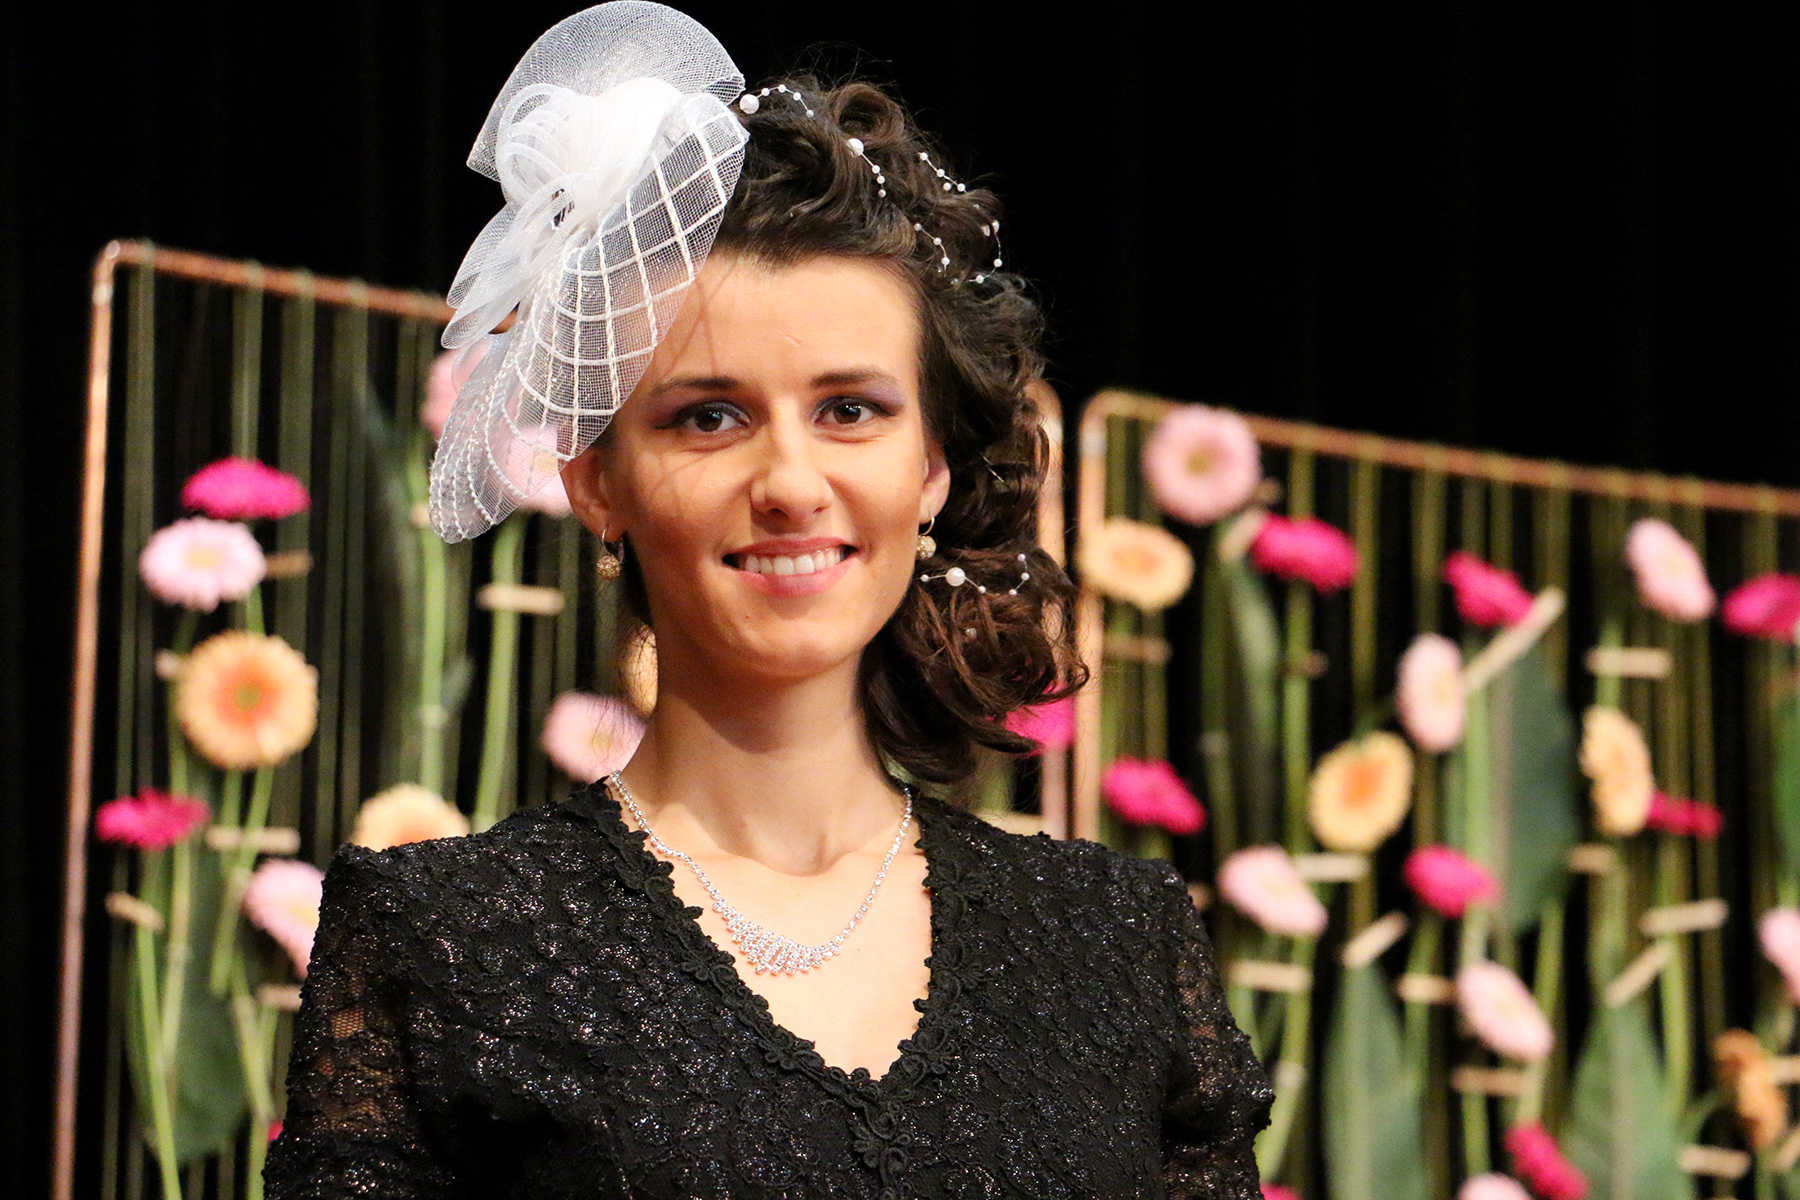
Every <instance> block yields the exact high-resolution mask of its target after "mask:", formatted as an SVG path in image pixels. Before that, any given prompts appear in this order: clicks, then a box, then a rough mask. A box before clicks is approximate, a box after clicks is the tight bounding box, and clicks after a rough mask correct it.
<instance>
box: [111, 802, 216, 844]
mask: <svg viewBox="0 0 1800 1200" xmlns="http://www.w3.org/2000/svg"><path fill="white" fill-rule="evenodd" d="M211 819H212V809H211V808H209V807H207V804H206V801H204V800H195V799H193V798H192V797H191V796H172V795H170V794H169V793H167V792H159V791H157V790H156V789H155V788H148V787H146V788H139V789H138V794H137V795H135V796H121V797H119V798H118V799H117V800H108V801H107V802H106V803H105V804H102V805H101V806H100V811H99V812H97V813H95V814H94V833H95V835H96V836H97V837H99V839H100V840H101V841H103V842H118V843H120V844H122V845H126V846H136V847H137V848H138V849H139V850H162V849H165V848H167V847H169V846H173V845H174V844H175V843H176V842H179V841H183V840H185V839H186V838H187V836H188V835H189V834H191V833H193V832H194V830H196V829H198V828H200V826H202V825H204V824H206V823H207V822H208V821H209V820H211Z"/></svg>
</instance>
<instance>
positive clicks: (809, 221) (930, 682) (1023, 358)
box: [626, 77, 1087, 784]
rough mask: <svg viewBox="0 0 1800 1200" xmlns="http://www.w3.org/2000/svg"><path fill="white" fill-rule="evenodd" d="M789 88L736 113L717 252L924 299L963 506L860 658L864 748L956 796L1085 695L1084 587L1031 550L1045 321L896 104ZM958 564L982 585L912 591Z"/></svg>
mask: <svg viewBox="0 0 1800 1200" xmlns="http://www.w3.org/2000/svg"><path fill="white" fill-rule="evenodd" d="M785 84H786V86H787V88H788V89H789V93H782V92H779V91H777V90H775V89H774V88H773V86H772V87H771V89H770V92H769V94H768V95H767V96H763V97H761V98H760V100H761V102H760V105H759V106H758V108H757V111H756V112H755V113H750V114H743V113H740V120H742V122H743V124H744V126H745V128H746V129H748V130H749V133H750V141H749V145H748V147H747V148H746V151H745V157H744V167H743V173H742V175H741V177H740V179H739V182H738V186H737V192H736V194H735V195H734V196H733V197H732V199H731V202H730V204H729V205H728V206H727V207H726V210H725V215H724V218H723V221H722V224H721V225H720V227H719V232H718V236H717V238H716V240H715V241H714V243H713V248H714V252H715V253H718V252H726V253H733V254H740V255H743V256H745V257H747V258H750V259H752V260H754V261H756V262H759V263H762V264H765V265H768V266H772V267H788V266H793V265H796V264H799V263H803V262H806V261H808V260H811V259H814V258H819V257H827V256H832V257H842V258H862V259H871V260H875V261H878V262H881V263H883V264H886V265H887V266H889V267H890V268H891V269H893V270H894V271H895V272H897V273H898V274H900V275H901V276H902V277H904V278H905V279H906V280H907V281H908V283H909V284H910V285H911V289H912V292H913V294H914V296H915V297H916V300H917V312H918V315H919V325H920V331H921V368H922V370H921V383H922V389H921V390H922V400H923V408H924V419H925V425H926V428H927V429H928V430H929V431H930V433H931V435H932V436H933V437H934V438H935V439H936V441H937V443H938V444H939V445H940V446H941V447H942V448H943V451H944V457H945V460H946V462H947V464H948V466H949V471H950V493H949V498H948V499H947V501H946V502H945V504H944V508H943V510H942V511H941V512H939V513H938V515H937V520H936V523H935V524H934V525H933V526H932V530H931V536H932V537H933V539H934V540H935V541H936V543H937V545H938V547H939V552H938V554H937V555H936V556H934V557H932V558H930V559H928V560H926V561H924V562H921V563H919V564H918V566H917V570H916V572H915V581H914V583H913V584H912V586H911V587H909V588H908V589H907V592H906V596H905V598H904V599H903V600H902V601H901V603H900V607H899V609H898V610H897V611H896V612H895V613H894V615H893V617H892V618H891V619H890V620H889V621H888V623H887V625H886V626H884V627H883V628H882V630H881V632H880V633H879V634H878V635H877V636H876V637H875V640H874V641H873V642H871V643H870V645H869V647H868V649H867V650H866V651H865V652H864V654H863V660H862V674H861V701H862V707H863V715H864V719H865V721H866V722H867V724H868V730H869V736H870V739H871V740H872V741H873V743H874V744H875V746H876V748H877V749H878V751H879V752H880V753H881V754H882V755H884V756H885V757H886V759H887V760H888V761H889V763H890V764H891V765H893V766H895V767H898V768H899V769H901V770H902V771H904V772H905V773H906V774H907V775H909V776H911V777H912V778H914V779H916V780H919V781H921V782H929V783H940V784H947V783H954V782H956V781H957V780H960V779H963V778H965V777H967V776H968V775H969V774H970V773H971V772H972V771H973V770H974V768H975V747H976V746H978V745H979V746H986V747H989V748H991V749H994V750H998V751H1001V752H1004V753H1008V754H1021V753H1025V752H1028V751H1030V750H1031V749H1033V748H1034V743H1033V742H1031V741H1030V740H1029V739H1027V738H1024V737H1021V736H1020V735H1018V734H1016V733H1013V732H1011V731H1010V730H1008V729H1007V728H1006V726H1005V724H1004V722H1005V718H1006V716H1007V715H1008V714H1009V713H1012V712H1014V711H1015V710H1017V709H1020V708H1023V707H1025V706H1027V705H1033V704H1040V703H1044V702H1046V701H1049V700H1055V699H1060V698H1062V697H1065V696H1067V695H1069V694H1071V693H1072V692H1073V691H1074V690H1075V689H1076V688H1078V687H1080V685H1081V684H1082V683H1083V682H1085V681H1086V678H1087V672H1086V669H1085V668H1084V667H1083V666H1082V664H1081V662H1080V660H1079V657H1078V655H1077V654H1076V651H1075V645H1074V622H1073V619H1072V604H1073V598H1074V586H1073V585H1072V584H1071V583H1070V582H1069V578H1068V576H1067V575H1066V574H1064V572H1063V570H1062V568H1061V567H1059V566H1058V565H1057V564H1056V561H1055V560H1054V559H1052V558H1051V557H1050V556H1049V555H1048V554H1045V553H1044V552H1043V551H1042V550H1041V549H1040V548H1039V547H1038V544H1037V537H1036V531H1037V500H1038V491H1039V488H1040V487H1042V486H1044V485H1045V479H1044V474H1045V468H1046V464H1047V462H1048V458H1049V446H1048V439H1047V437H1046V435H1045V433H1044V430H1043V428H1042V425H1041V424H1040V420H1039V416H1038V411H1037V408H1036V406H1035V405H1034V404H1033V403H1032V402H1031V400H1030V399H1028V397H1027V396H1026V390H1025V389H1026V387H1027V385H1028V384H1030V383H1031V382H1032V381H1033V380H1035V379H1037V378H1039V376H1040V375H1041V374H1042V371H1043V359H1042V357H1041V355H1040V352H1039V348H1038V343H1039V338H1040V336H1041V332H1042V325H1043V322H1042V318H1041V316H1040V314H1039V312H1038V308H1037V305H1036V304H1035V303H1034V302H1033V301H1032V300H1031V299H1030V297H1029V296H1027V295H1026V292H1025V289H1024V286H1023V282H1022V281H1021V280H1020V279H1019V278H1018V277H1017V276H1015V275H1012V274H1009V273H1006V272H1004V271H1002V270H997V269H996V268H995V267H994V265H993V263H994V259H995V258H996V257H997V255H996V246H997V241H996V238H995V236H994V235H993V232H991V231H993V230H995V229H996V228H997V222H998V220H999V216H1000V203H999V200H998V198H997V197H996V196H995V195H994V194H993V193H992V192H990V191H988V190H986V189H982V188H975V187H969V188H968V189H967V190H966V191H959V190H957V189H956V187H955V186H954V180H955V178H956V177H955V176H954V175H953V174H949V173H947V171H946V172H944V173H940V168H944V167H945V160H944V158H943V157H942V156H941V155H940V154H939V152H938V151H937V150H936V149H935V148H934V147H933V146H931V145H930V144H929V143H928V142H927V141H926V139H925V137H924V135H923V134H922V133H921V132H920V131H919V130H918V128H917V127H915V126H914V124H913V123H912V120H911V119H910V117H909V116H908V114H907V113H906V111H905V110H904V109H903V108H902V107H901V106H900V104H899V103H898V102H897V101H895V100H894V99H893V98H891V97H890V96H888V95H887V94H886V93H885V92H883V91H882V90H881V89H879V88H877V87H875V86H873V85H871V84H868V83H860V82H857V83H848V84H844V85H842V86H839V87H835V88H831V89H821V88H820V86H819V85H818V83H817V82H816V81H815V80H813V79H811V78H809V77H801V78H798V79H788V80H786V81H785ZM760 90H761V89H758V91H759V92H760ZM795 93H797V96H796V94H795ZM801 98H803V100H802V99H801ZM808 107H810V108H811V109H812V110H813V115H811V116H808V115H807V113H806V108H808ZM850 138H858V139H860V140H861V142H862V145H863V155H866V159H865V158H864V157H862V156H859V155H857V154H856V152H855V151H854V150H853V149H852V148H851V147H850V144H849V139H850ZM926 155H929V161H927V159H926V157H925V156H926ZM871 162H872V163H874V164H876V165H878V166H879V167H880V168H881V173H882V181H881V182H877V179H876V176H875V173H874V171H873V170H871V167H870V164H871ZM947 182H949V183H950V184H951V186H949V187H948V188H946V186H945V185H946V183H947ZM883 189H885V191H886V192H887V195H885V196H882V195H880V194H879V192H880V191H881V190H883ZM933 237H936V238H938V239H940V240H941V242H942V245H941V247H940V245H939V244H938V243H936V242H934V241H933V240H932V239H933ZM946 258H948V259H949V262H948V264H946V263H945V262H944V259H946ZM976 276H982V279H981V281H980V282H976ZM1060 485H1061V481H1060V480H1056V481H1051V486H1060ZM1020 555H1024V556H1025V557H1024V561H1023V562H1021V561H1020ZM626 563H627V574H626V594H627V596H628V598H629V600H630V602H631V604H632V607H633V609H634V610H635V611H636V612H637V613H638V614H639V616H640V617H647V614H648V607H649V606H648V603H647V597H646V596H645V594H644V587H643V577H642V575H641V574H639V573H638V572H637V571H636V570H635V559H634V556H630V555H628V556H626ZM951 567H960V568H962V570H963V571H964V572H965V573H966V575H967V578H968V581H969V582H968V583H966V584H964V585H963V586H960V587H951V586H950V585H949V584H948V583H947V582H946V581H944V580H942V579H934V580H933V581H932V582H930V583H921V582H918V581H917V575H921V574H931V575H934V576H941V575H942V574H944V572H945V571H947V570H948V569H950V568H951ZM1026 571H1028V572H1029V573H1030V576H1031V578H1030V580H1029V581H1028V582H1025V583H1023V584H1020V583H1019V577H1020V575H1021V573H1022V572H1026ZM978 584H979V585H984V586H985V587H986V588H987V591H986V594H985V595H984V594H982V593H981V592H979V591H977V585H978ZM1015 586H1017V587H1018V594H1017V595H1011V594H1009V590H1010V589H1011V588H1013V587H1015Z"/></svg>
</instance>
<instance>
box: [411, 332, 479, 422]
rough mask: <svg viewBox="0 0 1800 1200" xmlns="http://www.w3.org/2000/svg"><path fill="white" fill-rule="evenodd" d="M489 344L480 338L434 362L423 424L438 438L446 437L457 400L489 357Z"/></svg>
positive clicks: (422, 408) (421, 410)
mask: <svg viewBox="0 0 1800 1200" xmlns="http://www.w3.org/2000/svg"><path fill="white" fill-rule="evenodd" d="M489 344H490V343H489V339H488V338H478V339H477V340H475V341H473V342H470V343H469V344H468V345H467V346H463V347H460V348H458V349H456V350H446V351H444V352H443V353H442V354H440V355H438V356H437V358H436V359H435V360H434V361H433V362H432V364H431V373H430V374H429V375H428V376H426V378H425V403H424V404H423V405H421V406H420V408H419V424H421V425H423V426H424V427H425V430H426V432H427V433H429V434H431V436H432V437H433V438H434V439H435V438H441V437H443V436H444V425H445V424H446V423H447V422H448V421H449V420H450V410H451V409H453V408H455V407H456V397H457V395H458V393H460V392H461V391H462V388H463V384H465V383H467V382H469V377H470V376H471V375H473V374H475V368H477V367H479V366H480V365H481V360H482V359H483V358H484V357H486V355H487V352H488V346H489Z"/></svg>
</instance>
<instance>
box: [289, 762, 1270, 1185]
mask: <svg viewBox="0 0 1800 1200" xmlns="http://www.w3.org/2000/svg"><path fill="white" fill-rule="evenodd" d="M918 816H919V826H920V831H921V832H920V838H921V845H922V847H923V848H924V851H925V857H926V867H927V875H926V884H927V886H928V887H929V888H930V890H931V909H932V914H931V915H932V955H931V960H930V969H931V970H930V974H931V983H930V992H929V995H928V997H927V998H926V999H925V1000H922V1001H919V1002H918V1006H919V1010H920V1021H919V1027H918V1030H917V1032H916V1033H915V1034H914V1035H913V1037H912V1038H910V1039H909V1040H908V1041H907V1042H905V1043H903V1044H902V1048H901V1049H902V1053H901V1055H900V1057H899V1058H898V1059H897V1060H896V1061H895V1062H894V1064H893V1066H892V1067H891V1068H890V1069H889V1070H888V1073H887V1074H886V1075H885V1076H883V1077H882V1078H880V1079H873V1078H871V1077H870V1076H869V1075H868V1074H867V1073H866V1072H864V1071H861V1070H858V1071H856V1072H855V1073H852V1074H846V1073H844V1072H843V1071H840V1070H838V1069H836V1068H834V1067H831V1066H828V1065H827V1064H825V1063H824V1062H823V1061H822V1060H821V1059H820V1058H819V1056H818V1055H817V1054H816V1053H815V1052H814V1050H813V1047H812V1043H810V1042H808V1041H806V1040H804V1039H802V1038H799V1037H796V1036H794V1035H793V1034H791V1033H789V1032H788V1031H787V1030H785V1029H783V1028H782V1027H780V1026H779V1025H776V1024H775V1023H774V1022H773V1021H772V1020H771V1019H770V1017H769V1014H768V1009H767V1006H766V1005H765V1004H764V1003H763V1002H762V1000H761V998H760V997H758V996H757V995H756V993H755V992H753V991H752V990H751V989H750V988H748V987H746V986H745V985H744V983H743V982H742V981H741V980H740V979H739V978H738V976H737V974H736V972H735V971H734V969H733V967H732V963H731V959H730V957H729V956H728V955H727V954H726V953H725V952H724V951H722V950H721V949H719V948H718V946H716V945H715V944H714V943H713V942H712V940H711V939H710V938H708V937H707V936H706V934H705V933H704V932H703V931H702V930H701V928H700V926H699V925H698V924H696V923H695V921H694V917H695V916H696V915H698V912H699V910H697V909H689V908H685V907H684V906H683V905H682V904H681V902H680V901H679V900H678V899H677V898H676V895H675V892H674V889H673V887H672V886H671V883H670V878H669V873H670V867H669V864H667V863H664V862H660V861H658V860H657V859H656V858H654V857H653V856H652V855H651V854H650V853H649V852H648V851H647V850H646V849H645V848H644V845H643V835H642V834H641V833H638V832H636V831H633V830H630V829H628V828H627V827H626V826H625V824H624V823H623V822H622V821H621V819H620V816H619V810H618V806H617V804H616V802H615V801H614V800H613V799H612V798H611V797H610V796H609V795H608V794H607V793H606V791H605V790H604V789H603V788H600V787H590V788H584V789H582V790H580V791H578V792H576V793H575V795H574V796H572V797H571V798H570V799H569V801H568V802H567V803H564V804H559V805H550V806H546V807H544V808H539V809H532V810H528V811H525V812H521V813H518V814H515V815H514V816H512V817H509V818H508V819H507V820H505V821H503V822H501V823H500V824H498V825H496V826H495V827H494V828H493V829H491V830H489V831H487V832H486V833H482V834H477V835H475V836H474V837H468V838H454V839H447V840H443V841H435V842H423V843H417V844H414V845H408V846H399V847H396V848H394V849H391V850H386V851H382V852H380V853H375V852H371V851H368V850H363V849H361V848H359V847H355V846H345V847H343V848H342V849H340V850H339V851H338V854H337V857H336V858H335V859H334V860H333V861H332V864H331V870H330V872H329V873H328V875H327V876H326V880H325V902H324V909H323V912H322V913H321V918H320V926H319V934H318V941H317V944H316V946H315V948H314V950H313V958H312V973H311V975H310V976H309V977H308V979H307V981H306V985H305V989H304V992H303V1000H302V1003H301V1008H300V1013H299V1016H298V1018H297V1022H296V1026H295V1037H294V1051H293V1059H292V1065H291V1067H290V1069H289V1075H288V1110H287V1115H286V1125H285V1129H284V1131H283V1132H282V1134H281V1137H280V1138H279V1139H277V1141H276V1142H275V1144H274V1145H273V1146H272V1147H271V1148H270V1152H269V1159H268V1167H267V1172H266V1176H265V1177H266V1179H267V1185H268V1195H269V1197H271V1200H301V1198H311V1197H348V1196H370V1197H384V1198H392V1200H403V1198H411V1197H419V1198H424V1200H457V1198H461V1197H470V1198H472V1200H473V1198H479V1200H502V1198H504V1197H530V1198H532V1200H560V1198H564V1197H582V1198H584V1200H587V1198H593V1200H605V1198H611V1197H670V1198H673V1197H682V1198H687V1197H726V1196H729V1197H734V1198H739V1197H758V1198H771V1200H772V1198H775V1197H781V1198H795V1200H798V1198H800V1197H825V1196H831V1197H858V1198H861V1197H867V1198H870V1200H874V1198H877V1197H890V1198H898V1197H918V1198H936V1197H957V1198H960V1197H987V1196H1014V1197H1033V1198H1043V1197H1097V1196H1105V1197H1112V1196H1121V1197H1122V1196H1131V1197H1139V1196H1170V1197H1218V1198H1221V1200H1224V1198H1229V1200H1252V1198H1254V1197H1256V1196H1258V1194H1259V1192H1258V1185H1257V1174H1256V1165H1255V1162H1254V1159H1253V1157H1252V1153H1251V1140H1252V1138H1253V1136H1254V1135H1255V1133H1256V1131H1257V1130H1259V1129H1260V1128H1261V1127H1262V1126H1263V1125H1264V1124H1266V1123H1267V1120H1268V1107H1269V1104H1270V1101H1271V1098H1272V1095H1271V1092H1270V1090H1269V1087H1268V1083H1267V1080H1266V1078H1265V1076H1264V1074H1263V1071H1262V1068H1261V1066H1260V1065H1259V1064H1258V1063H1257V1061H1256V1060H1255V1058H1254V1056H1253V1055H1252V1053H1251V1050H1250V1046H1249V1043H1248V1041H1247V1039H1246V1038H1245V1037H1244V1036H1243V1034H1242V1033H1240V1032H1239V1030H1238V1028H1237V1026H1236V1025H1235V1024H1234V1023H1233V1022H1232V1019H1231V1016H1230V1014H1229V1013H1228V1012H1227V1010H1226V1007H1225V1003H1224V995H1223V991H1222V989H1221V986H1220V983H1219V977H1218V973H1217V970H1216V969H1215V967H1214V964H1213V959H1212V951H1211V948H1210V945H1209V943H1208V941H1207V936H1206V933H1205V931H1204V928H1203V927H1202V925H1201V923H1200V921H1199V919H1198V917H1197V915H1196V914H1195V912H1194V908H1193V905H1192V903H1190V901H1189V899H1188V895H1187V892H1186V890H1185V889H1184V888H1183V886H1182V883H1181V880H1180V878H1179V877H1178V876H1177V875H1176V874H1175V872H1173V871H1172V870H1170V869H1169V868H1167V867H1164V866H1159V865H1156V864H1151V863H1146V862H1142V861H1139V860H1137V859H1132V858H1129V857H1126V856H1123V855H1120V854H1116V853H1114V852H1112V851H1109V850H1106V849H1104V848H1102V847H1099V846H1096V845H1092V844H1090V843H1085V842H1071V843H1058V842H1053V841H1051V840H1049V839H1048V838H1043V837H1036V838H1024V837H1019V836H1016V835H1013V834H1009V833H1004V832H1002V831H1000V830H997V829H995V828H992V827H991V826H989V825H987V824H986V823H984V822H982V821H980V820H979V819H977V818H975V817H972V816H969V815H968V814H966V813H963V812H960V811H958V810H956V809H953V808H950V807H948V806H946V805H943V804H941V803H936V802H933V801H929V800H925V801H921V802H920V803H919V806H918Z"/></svg>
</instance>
